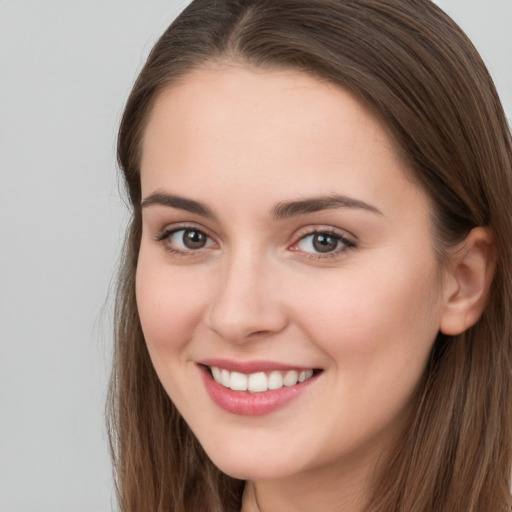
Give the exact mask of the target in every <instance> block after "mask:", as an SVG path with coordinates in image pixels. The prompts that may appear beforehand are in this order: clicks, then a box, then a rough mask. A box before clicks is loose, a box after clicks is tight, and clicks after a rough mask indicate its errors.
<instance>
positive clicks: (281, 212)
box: [272, 195, 383, 220]
mask: <svg viewBox="0 0 512 512" xmlns="http://www.w3.org/2000/svg"><path fill="white" fill-rule="evenodd" d="M335 208H357V209H361V210H367V211H369V212H372V213H376V214H378V215H383V214H382V212H381V211H380V210H379V209H378V208H376V207H375V206H372V205H371V204H368V203H365V202H364V201H361V200H359V199H353V198H351V197H347V196H340V195H328V196H320V197H312V198H306V199H302V200H300V201H290V202H285V203H279V204H278V205H276V206H275V207H274V209H273V212H272V217H273V218H274V219H275V220H281V219H287V218H289V217H295V216H297V215H306V214H308V213H314V212H319V211H321V210H331V209H335Z"/></svg>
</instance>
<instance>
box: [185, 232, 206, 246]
mask: <svg viewBox="0 0 512 512" xmlns="http://www.w3.org/2000/svg"><path fill="white" fill-rule="evenodd" d="M183 243H184V244H185V247H187V248H188V249H201V248H202V247H204V246H205V244H206V237H205V235H204V234H203V233H200V232H199V231H193V230H187V231H185V233H183Z"/></svg>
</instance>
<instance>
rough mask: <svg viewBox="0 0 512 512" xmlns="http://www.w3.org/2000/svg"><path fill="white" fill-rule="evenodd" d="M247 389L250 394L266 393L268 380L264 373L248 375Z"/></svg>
mask: <svg viewBox="0 0 512 512" xmlns="http://www.w3.org/2000/svg"><path fill="white" fill-rule="evenodd" d="M247 389H248V390H249V391H250V392H251V393H257V392H258V391H267V389H268V379H267V376H266V375H265V373H264V372H258V373H251V374H250V375H249V383H248V385H247Z"/></svg>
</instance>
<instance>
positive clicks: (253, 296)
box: [206, 253, 288, 344]
mask: <svg viewBox="0 0 512 512" xmlns="http://www.w3.org/2000/svg"><path fill="white" fill-rule="evenodd" d="M280 281H281V280H280V273H279V270H278V268H275V265H272V263H271V262H268V261H265V259H264V258H263V257H258V256H257V255H256V254H254V253H253V254H245V255H244V254H239V255H232V257H231V258H230V259H229V261H226V262H224V266H223V269H222V271H221V272H220V273H219V276H218V279H217V280H216V283H217V285H216V289H215V290H214V293H213V295H214V298H213V300H212V301H211V303H210V305H209V308H208V311H207V314H206V324H207V326H208V328H209V329H211V330H212V331H214V332H215V333H216V334H217V335H218V336H220V337H221V338H222V339H225V340H226V341H229V342H231V343H236V344H244V343H247V342H249V341H254V340H255V339H267V338H268V337H271V336H273V335H275V334H277V333H279V332H281V331H283V330H284V329H285V328H286V325H287V324H288V316H287V313H286V310H285V307H284V304H283V303H282V300H281V293H280V290H281V286H280V284H281V283H280Z"/></svg>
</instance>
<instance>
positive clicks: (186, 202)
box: [141, 192, 215, 219]
mask: <svg viewBox="0 0 512 512" xmlns="http://www.w3.org/2000/svg"><path fill="white" fill-rule="evenodd" d="M155 205H158V206H167V207H170V208H178V209H179V210H185V211H187V212H190V213H195V214H197V215H201V216H202V217H208V218H211V219H213V218H214V217H215V216H214V215H213V212H212V211H211V209H210V208H209V207H208V206H206V205H205V204H204V203H200V202H199V201H194V200H193V199H186V198H185V197H180V196H175V195H173V194H168V193H166V192H155V193H153V194H150V195H149V196H147V197H146V198H144V199H143V201H142V203H141V206H142V208H148V207H149V206H155Z"/></svg>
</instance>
